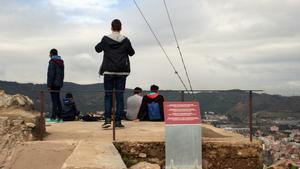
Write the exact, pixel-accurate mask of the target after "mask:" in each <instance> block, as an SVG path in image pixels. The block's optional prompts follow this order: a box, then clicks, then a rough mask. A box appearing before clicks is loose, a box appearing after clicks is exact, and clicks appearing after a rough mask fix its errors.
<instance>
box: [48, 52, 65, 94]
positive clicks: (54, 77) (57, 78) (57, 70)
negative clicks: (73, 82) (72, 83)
mask: <svg viewBox="0 0 300 169" xmlns="http://www.w3.org/2000/svg"><path fill="white" fill-rule="evenodd" d="M63 83H64V61H63V60H62V59H60V57H59V56H52V58H51V60H50V61H49V66H48V73H47V86H48V87H49V88H51V89H55V90H56V89H60V88H62V86H63Z"/></svg>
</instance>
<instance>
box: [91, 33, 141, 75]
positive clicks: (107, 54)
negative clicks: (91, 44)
mask: <svg viewBox="0 0 300 169" xmlns="http://www.w3.org/2000/svg"><path fill="white" fill-rule="evenodd" d="M95 49H96V52H98V53H100V52H102V51H104V56H103V61H102V65H101V68H100V71H99V73H100V74H101V75H103V73H104V72H118V73H129V72H130V62H129V57H128V56H133V55H134V53H135V51H134V49H133V48H132V46H131V43H130V40H129V39H128V38H126V37H125V38H124V39H123V40H122V41H121V42H118V41H115V40H113V39H111V38H109V37H107V36H104V37H103V38H102V40H101V42H100V43H98V44H97V45H96V47H95Z"/></svg>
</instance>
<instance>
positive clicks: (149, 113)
mask: <svg viewBox="0 0 300 169" xmlns="http://www.w3.org/2000/svg"><path fill="white" fill-rule="evenodd" d="M158 89H159V87H158V86H156V85H152V86H151V87H150V93H149V94H147V95H146V96H144V97H143V101H142V105H141V108H140V111H139V113H138V119H137V120H135V121H164V109H163V102H164V97H163V96H162V95H160V94H158Z"/></svg>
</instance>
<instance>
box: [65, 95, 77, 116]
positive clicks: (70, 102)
mask: <svg viewBox="0 0 300 169" xmlns="http://www.w3.org/2000/svg"><path fill="white" fill-rule="evenodd" d="M79 114H80V112H79V111H78V110H77V108H76V105H75V102H74V99H73V95H72V93H67V94H66V96H65V98H64V99H63V113H62V119H63V120H64V121H74V120H75V119H77V118H78V116H79Z"/></svg>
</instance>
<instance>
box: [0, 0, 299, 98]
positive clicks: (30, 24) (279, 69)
mask: <svg viewBox="0 0 300 169" xmlns="http://www.w3.org/2000/svg"><path fill="white" fill-rule="evenodd" d="M137 2H138V3H139V5H140V7H141V9H142V10H143V12H144V13H145V16H146V17H147V18H148V19H149V22H150V24H151V26H153V29H154V31H155V32H156V33H157V34H158V36H159V38H160V40H161V42H162V44H163V45H164V47H165V48H166V51H167V52H168V54H169V55H170V57H171V60H172V61H173V62H174V64H175V66H176V68H177V69H178V70H179V73H180V74H181V76H183V77H184V80H186V78H185V76H184V75H185V73H184V71H183V68H182V64H181V61H180V56H179V54H178V52H177V49H176V44H175V41H174V38H173V36H172V32H171V27H170V25H169V22H168V19H167V15H166V12H165V10H164V7H163V1H162V0H151V1H150V0H147V1H146V0H137ZM166 2H167V4H168V5H169V12H170V14H171V17H172V19H173V22H174V23H173V24H174V27H175V31H176V33H177V36H178V40H179V43H180V46H181V49H182V52H183V55H184V58H185V62H186V65H187V68H188V71H189V73H190V78H191V81H192V85H193V88H194V89H262V90H265V92H268V93H275V94H283V95H300V79H299V74H300V22H299V16H300V10H299V9H300V1H299V0H251V1H250V0H226V1H223V0H186V1H183V0H166ZM114 18H119V19H120V20H121V21H122V23H123V31H122V33H123V34H124V35H125V36H127V37H128V38H129V39H130V40H131V42H132V45H133V47H134V48H135V50H136V55H134V56H133V57H132V58H131V69H132V72H131V74H130V76H129V77H128V80H127V87H129V88H133V87H136V86H141V87H142V88H145V89H148V88H149V86H150V85H151V84H157V85H159V86H160V87H161V88H162V89H182V85H181V83H180V81H179V80H178V78H177V77H176V75H175V74H174V72H173V70H172V68H171V66H170V65H169V63H168V61H167V59H166V57H165V56H164V55H163V53H162V51H161V49H160V48H159V46H158V45H157V43H156V41H155V39H154V38H153V36H152V34H151V32H150V31H149V29H148V27H147V25H146V24H145V22H144V20H143V19H142V17H141V16H140V14H139V13H138V10H137V9H136V7H135V6H134V3H133V2H132V0H1V6H0V22H1V26H0V79H1V80H8V81H17V82H33V83H45V82H46V74H47V66H48V60H49V57H48V53H49V50H50V49H51V48H57V49H58V50H59V53H60V55H61V56H62V57H63V59H64V61H65V66H66V67H65V75H66V76H65V80H66V81H69V82H74V83H80V84H90V83H99V82H103V78H102V77H101V78H99V76H98V69H99V66H100V64H101V61H102V54H97V53H96V52H95V51H94V47H95V45H96V44H97V43H98V41H100V40H101V37H102V36H103V35H105V34H109V33H110V23H111V20H112V19H114Z"/></svg>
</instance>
